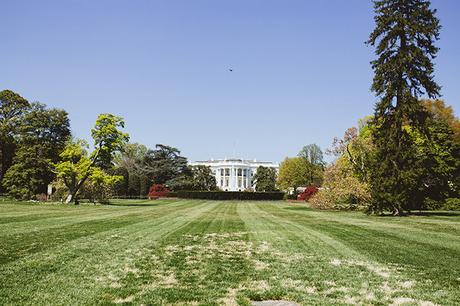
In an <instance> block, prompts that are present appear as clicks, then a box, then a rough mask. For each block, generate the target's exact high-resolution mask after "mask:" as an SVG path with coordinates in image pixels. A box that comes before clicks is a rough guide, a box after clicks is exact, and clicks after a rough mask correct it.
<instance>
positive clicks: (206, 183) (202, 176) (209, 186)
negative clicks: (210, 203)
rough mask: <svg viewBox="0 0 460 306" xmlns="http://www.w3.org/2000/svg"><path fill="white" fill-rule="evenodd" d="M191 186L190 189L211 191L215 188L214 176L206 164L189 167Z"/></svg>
mask: <svg viewBox="0 0 460 306" xmlns="http://www.w3.org/2000/svg"><path fill="white" fill-rule="evenodd" d="M191 172H192V180H193V186H192V190H202V191H211V190H215V189H216V188H217V187H216V178H215V177H214V175H213V174H212V172H211V168H210V167H208V166H201V165H200V166H193V167H191Z"/></svg>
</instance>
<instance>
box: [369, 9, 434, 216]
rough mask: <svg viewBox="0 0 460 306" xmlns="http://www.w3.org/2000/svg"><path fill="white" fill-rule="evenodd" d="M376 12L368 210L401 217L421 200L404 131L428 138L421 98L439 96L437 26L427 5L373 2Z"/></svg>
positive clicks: (372, 40) (416, 171) (410, 145)
mask: <svg viewBox="0 0 460 306" xmlns="http://www.w3.org/2000/svg"><path fill="white" fill-rule="evenodd" d="M374 10H375V13H376V15H375V18H374V19H375V23H376V27H375V29H374V31H373V32H372V33H371V34H370V37H369V40H368V42H367V43H368V44H370V45H372V46H375V47H376V51H375V53H376V55H377V56H378V57H377V59H376V60H374V61H372V62H371V64H372V68H373V69H374V72H375V76H374V80H373V84H372V90H373V91H374V92H375V93H376V95H377V96H378V97H379V98H380V101H379V102H378V103H377V104H376V106H375V118H374V122H373V128H374V140H375V145H376V149H377V153H376V160H375V165H374V167H372V172H373V173H371V176H370V177H371V182H370V183H371V189H372V196H373V204H372V205H371V207H370V210H371V211H372V212H381V211H383V210H391V211H392V212H393V213H394V214H400V213H402V212H403V211H404V210H409V209H411V208H413V207H416V206H417V202H420V200H421V199H420V194H421V192H420V191H421V190H422V189H423V187H422V186H420V179H419V177H420V175H422V173H421V171H419V170H420V168H418V167H419V166H421V164H419V161H420V159H419V158H418V157H419V156H418V155H417V150H416V148H415V143H414V139H413V138H412V137H411V135H410V133H409V131H408V129H415V130H418V131H421V132H422V134H425V135H426V129H425V128H424V126H425V120H426V118H427V116H428V114H427V112H426V111H425V110H424V108H423V106H422V104H421V102H420V100H419V97H420V96H422V95H427V96H428V97H430V98H435V97H437V96H438V95H439V91H440V87H439V86H438V85H437V84H436V82H435V81H434V80H433V72H434V65H433V63H432V60H433V59H434V58H435V57H436V54H437V52H438V48H437V47H436V46H435V45H434V42H435V41H436V40H438V39H439V31H440V28H441V26H440V24H439V20H438V19H437V18H436V16H435V14H436V10H434V9H431V8H430V1H427V0H374Z"/></svg>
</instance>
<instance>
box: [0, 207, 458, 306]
mask: <svg viewBox="0 0 460 306" xmlns="http://www.w3.org/2000/svg"><path fill="white" fill-rule="evenodd" d="M114 204H115V205H105V206H99V205H98V206H92V205H80V206H66V205H62V204H59V205H58V204H26V203H24V204H18V203H11V202H0V228H1V229H0V233H1V235H0V279H1V280H0V304H2V305H5V304H33V305H43V304H52V305H70V304H123V303H126V304H145V305H158V304H181V305H183V304H190V305H192V304H193V305H195V304H207V305H212V304H224V305H232V304H243V305H244V304H250V303H251V301H254V300H269V299H272V300H276V299H283V300H290V301H294V302H297V303H299V304H305V305H311V304H315V305H330V304H334V305H340V304H381V305H386V304H407V305H410V304H413V305H433V304H441V305H455V304H458V303H459V302H460V213H436V214H430V215H424V216H410V217H400V218H393V217H376V216H365V215H363V214H362V213H347V212H320V211H314V210H310V209H309V208H307V207H306V206H305V204H292V203H285V202H213V201H199V200H194V201H186V200H177V201H175V200H164V201H163V200H161V201H124V202H123V201H120V202H115V203H114Z"/></svg>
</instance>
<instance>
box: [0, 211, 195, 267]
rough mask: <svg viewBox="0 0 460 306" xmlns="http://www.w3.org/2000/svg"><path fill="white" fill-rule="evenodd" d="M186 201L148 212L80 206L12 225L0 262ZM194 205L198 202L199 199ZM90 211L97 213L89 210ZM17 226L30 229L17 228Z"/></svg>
mask: <svg viewBox="0 0 460 306" xmlns="http://www.w3.org/2000/svg"><path fill="white" fill-rule="evenodd" d="M185 203H186V202H184V203H180V204H174V203H169V202H167V204H164V205H158V209H153V210H152V209H151V210H148V211H146V210H145V209H142V208H141V209H129V208H122V209H118V208H117V207H113V208H112V207H110V208H108V209H107V208H106V207H103V208H100V207H78V208H76V209H73V210H67V209H64V210H63V211H62V212H61V215H62V214H63V215H65V217H56V218H51V217H49V218H44V219H41V220H39V221H37V222H31V223H30V224H27V226H24V224H22V223H21V224H16V226H12V225H11V224H10V225H9V228H8V229H1V230H2V232H4V233H7V234H5V235H2V237H1V238H0V264H1V263H6V262H9V261H13V260H16V259H18V258H21V257H23V256H27V255H28V254H31V253H35V252H39V251H41V250H44V249H46V248H51V247H53V246H55V245H60V244H62V243H65V242H66V241H68V240H74V239H78V238H80V237H86V236H89V235H94V234H96V233H98V232H103V231H109V230H113V229H116V228H118V227H123V226H126V225H129V224H133V223H138V222H142V221H145V220H149V219H150V218H156V217H157V216H162V215H166V214H168V213H170V212H174V211H176V210H177V207H183V205H184V204H185ZM194 205H196V203H195V202H194ZM155 207H157V206H155ZM87 210H90V211H92V212H93V213H92V214H91V213H88V212H87ZM81 212H83V213H81ZM146 212H147V213H146ZM17 227H20V228H21V229H24V228H26V229H27V230H17Z"/></svg>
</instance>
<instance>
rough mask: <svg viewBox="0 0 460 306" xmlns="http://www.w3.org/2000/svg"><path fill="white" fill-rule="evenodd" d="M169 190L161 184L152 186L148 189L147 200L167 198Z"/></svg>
mask: <svg viewBox="0 0 460 306" xmlns="http://www.w3.org/2000/svg"><path fill="white" fill-rule="evenodd" d="M168 193H169V189H168V188H166V187H165V186H164V185H162V184H153V185H152V186H151V187H150V189H149V200H155V199H158V198H162V197H165V196H167V195H168Z"/></svg>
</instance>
